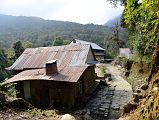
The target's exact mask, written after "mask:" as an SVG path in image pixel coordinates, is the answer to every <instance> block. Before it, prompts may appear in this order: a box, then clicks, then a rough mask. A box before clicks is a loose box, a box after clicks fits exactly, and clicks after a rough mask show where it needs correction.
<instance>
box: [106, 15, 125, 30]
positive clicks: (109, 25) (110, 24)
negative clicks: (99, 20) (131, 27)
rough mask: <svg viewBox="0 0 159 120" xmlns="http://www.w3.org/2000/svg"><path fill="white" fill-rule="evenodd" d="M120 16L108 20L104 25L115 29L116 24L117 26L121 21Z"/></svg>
mask: <svg viewBox="0 0 159 120" xmlns="http://www.w3.org/2000/svg"><path fill="white" fill-rule="evenodd" d="M121 16H122V14H120V15H119V16H117V17H115V18H113V19H110V20H108V21H107V22H106V23H105V24H104V25H105V26H108V27H115V25H116V23H117V22H118V24H120V19H121Z"/></svg>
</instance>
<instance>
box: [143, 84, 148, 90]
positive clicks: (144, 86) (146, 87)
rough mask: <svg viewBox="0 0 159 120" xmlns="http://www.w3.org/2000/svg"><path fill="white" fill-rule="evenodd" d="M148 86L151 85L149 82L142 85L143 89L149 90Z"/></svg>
mask: <svg viewBox="0 0 159 120" xmlns="http://www.w3.org/2000/svg"><path fill="white" fill-rule="evenodd" d="M148 87H149V86H148V85H147V84H143V85H142V86H141V89H142V90H147V89H148Z"/></svg>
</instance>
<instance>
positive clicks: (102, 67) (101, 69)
mask: <svg viewBox="0 0 159 120" xmlns="http://www.w3.org/2000/svg"><path fill="white" fill-rule="evenodd" d="M99 70H100V75H101V76H105V74H106V69H105V67H104V66H103V65H100V66H99Z"/></svg>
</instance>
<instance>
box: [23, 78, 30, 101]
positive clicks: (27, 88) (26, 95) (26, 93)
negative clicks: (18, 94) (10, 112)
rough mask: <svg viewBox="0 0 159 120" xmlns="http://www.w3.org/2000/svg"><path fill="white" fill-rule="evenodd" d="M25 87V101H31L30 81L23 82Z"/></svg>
mask: <svg viewBox="0 0 159 120" xmlns="http://www.w3.org/2000/svg"><path fill="white" fill-rule="evenodd" d="M23 87H24V98H25V99H30V98H31V94H30V81H24V82H23Z"/></svg>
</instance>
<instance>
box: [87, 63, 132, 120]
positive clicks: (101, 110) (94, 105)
mask: <svg viewBox="0 0 159 120" xmlns="http://www.w3.org/2000/svg"><path fill="white" fill-rule="evenodd" d="M105 67H106V69H107V73H111V75H112V77H113V81H111V82H108V84H109V85H108V86H103V85H100V86H99V88H98V90H97V93H96V94H95V95H94V96H93V97H92V98H91V100H90V101H89V102H88V104H87V106H86V109H87V110H89V114H90V116H91V117H92V118H93V120H107V119H112V120H115V119H118V118H119V117H120V115H121V112H122V110H123V107H124V105H126V104H127V103H128V102H129V101H130V100H131V99H132V93H133V92H132V88H131V85H130V84H129V83H128V82H127V81H126V80H124V79H123V78H122V77H121V74H122V73H121V71H120V70H119V69H118V67H115V66H112V65H110V64H105Z"/></svg>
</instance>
